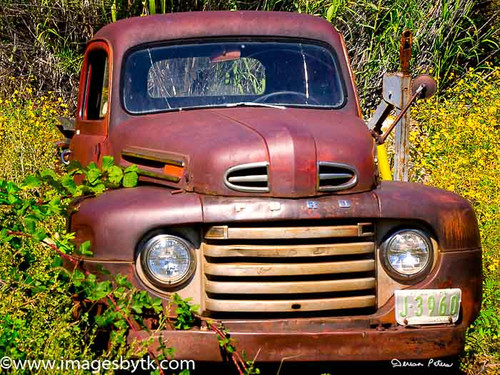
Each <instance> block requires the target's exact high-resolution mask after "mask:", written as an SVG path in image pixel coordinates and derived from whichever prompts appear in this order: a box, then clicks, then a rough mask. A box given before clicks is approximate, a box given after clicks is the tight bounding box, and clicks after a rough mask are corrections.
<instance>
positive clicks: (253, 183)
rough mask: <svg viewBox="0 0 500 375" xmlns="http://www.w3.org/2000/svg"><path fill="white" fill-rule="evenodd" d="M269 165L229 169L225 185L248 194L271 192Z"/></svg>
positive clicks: (241, 166) (258, 164) (225, 177)
mask: <svg viewBox="0 0 500 375" xmlns="http://www.w3.org/2000/svg"><path fill="white" fill-rule="evenodd" d="M268 166H269V163H267V162H261V163H249V164H241V165H236V166H234V167H231V168H229V169H228V170H227V171H226V173H225V174H224V183H225V184H226V186H227V187H228V188H230V189H232V190H236V191H243V192H248V193H267V192H269V172H268Z"/></svg>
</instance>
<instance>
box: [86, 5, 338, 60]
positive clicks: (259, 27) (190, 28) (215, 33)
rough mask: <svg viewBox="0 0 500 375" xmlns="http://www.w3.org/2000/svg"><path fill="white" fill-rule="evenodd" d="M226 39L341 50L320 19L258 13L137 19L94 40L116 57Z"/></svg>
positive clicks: (114, 25)
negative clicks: (308, 42)
mask: <svg viewBox="0 0 500 375" xmlns="http://www.w3.org/2000/svg"><path fill="white" fill-rule="evenodd" d="M224 36H263V37H265V36H272V37H295V38H297V37H298V38H304V39H314V40H319V41H324V42H326V43H328V44H330V45H333V46H334V47H339V43H340V36H339V33H338V32H337V31H336V30H335V29H334V28H333V27H332V25H331V24H330V23H329V22H328V21H326V20H324V19H322V18H320V17H314V16H310V15H305V14H298V13H287V12H258V11H240V12H231V11H217V12H190V13H172V14H162V15H154V16H147V17H134V18H129V19H124V20H120V21H118V22H115V23H112V24H109V25H106V26H105V27H103V28H102V29H101V30H99V32H97V33H96V34H95V36H94V38H93V40H96V39H103V40H106V41H108V42H109V43H110V44H111V45H112V46H113V50H114V51H115V55H117V54H118V55H119V54H120V52H122V53H123V52H125V51H126V50H128V49H129V48H131V47H133V46H137V45H140V44H143V43H149V42H158V41H168V40H178V39H191V38H192V39H196V38H201V37H203V38H207V37H224Z"/></svg>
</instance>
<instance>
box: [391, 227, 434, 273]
mask: <svg viewBox="0 0 500 375" xmlns="http://www.w3.org/2000/svg"><path fill="white" fill-rule="evenodd" d="M381 258H382V263H383V264H384V266H385V269H386V270H387V272H388V273H389V275H390V276H391V277H392V278H394V279H397V280H399V281H418V279H420V278H421V277H422V276H424V275H425V274H426V273H427V272H428V271H429V269H430V267H431V265H432V243H431V241H430V239H429V237H428V236H427V235H426V234H425V233H424V232H422V231H420V230H416V229H403V230H400V231H398V232H396V233H394V234H393V235H392V236H390V237H389V238H388V239H387V240H386V241H385V242H384V243H383V244H382V248H381Z"/></svg>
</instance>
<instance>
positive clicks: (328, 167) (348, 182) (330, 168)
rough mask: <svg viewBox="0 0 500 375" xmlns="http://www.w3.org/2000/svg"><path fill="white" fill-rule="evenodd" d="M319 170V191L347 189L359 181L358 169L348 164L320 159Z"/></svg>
mask: <svg viewBox="0 0 500 375" xmlns="http://www.w3.org/2000/svg"><path fill="white" fill-rule="evenodd" d="M317 171H318V179H317V182H316V187H317V190H318V191H339V190H346V189H350V188H352V187H353V186H355V185H356V184H357V183H358V171H357V170H356V168H354V167H352V166H350V165H347V164H343V163H331V162H326V161H320V162H318V169H317Z"/></svg>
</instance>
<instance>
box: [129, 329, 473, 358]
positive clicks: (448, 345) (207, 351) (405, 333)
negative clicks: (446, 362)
mask: <svg viewBox="0 0 500 375" xmlns="http://www.w3.org/2000/svg"><path fill="white" fill-rule="evenodd" d="M314 324H319V325H321V324H322V323H319V322H318V323H312V322H311V323H310V325H311V326H312V325H314ZM310 328H313V327H310ZM465 330H466V327H465V325H459V326H448V325H447V326H433V327H419V328H405V327H391V328H389V329H385V328H382V327H376V328H371V329H345V330H338V331H335V332H309V331H307V330H306V331H299V330H298V331H296V332H238V331H233V330H231V329H229V331H230V332H231V337H232V338H233V339H234V340H235V346H236V348H237V349H238V350H244V351H245V353H246V355H247V358H249V359H252V358H255V357H256V358H257V362H280V361H281V360H283V359H284V358H286V359H287V361H301V362H304V361H314V362H315V361H390V360H391V359H394V358H397V359H399V360H406V359H429V358H441V357H447V356H454V355H458V354H460V352H461V351H462V350H463V347H464V337H465ZM158 335H161V337H163V339H164V340H166V345H167V346H168V347H173V348H175V358H176V359H193V360H195V361H207V362H220V361H223V360H225V357H224V354H223V353H222V352H221V350H220V349H219V345H218V342H217V337H216V335H215V333H213V332H210V331H201V330H199V329H193V330H190V331H162V332H159V333H158ZM133 337H136V338H142V339H145V338H147V337H148V334H146V333H145V332H140V333H138V334H135V335H134V336H132V337H131V338H133ZM155 342H157V340H156V339H155Z"/></svg>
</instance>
